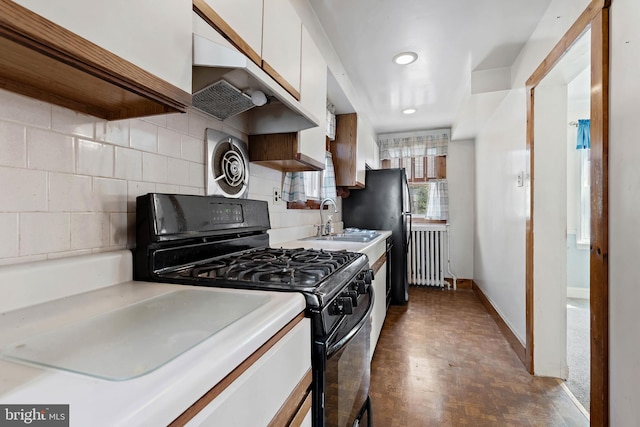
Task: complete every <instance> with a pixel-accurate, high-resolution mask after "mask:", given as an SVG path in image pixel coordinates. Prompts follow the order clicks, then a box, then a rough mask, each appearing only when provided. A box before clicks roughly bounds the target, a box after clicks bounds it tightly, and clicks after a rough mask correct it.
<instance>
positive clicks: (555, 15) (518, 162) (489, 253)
mask: <svg viewBox="0 0 640 427" xmlns="http://www.w3.org/2000/svg"><path fill="white" fill-rule="evenodd" d="M588 3H589V2H588V0H571V1H568V0H553V1H552V2H551V4H550V5H549V8H548V9H547V11H546V13H545V16H544V17H543V19H542V20H541V21H540V23H539V25H538V27H537V28H536V30H535V31H534V33H533V35H532V37H531V39H530V40H529V42H528V43H527V44H526V45H525V47H524V49H523V51H522V52H521V54H520V55H519V57H518V58H517V60H516V61H515V63H514V65H513V66H512V73H511V74H512V87H513V89H512V90H511V91H510V92H509V94H508V95H507V96H506V97H505V98H504V100H503V101H502V103H501V104H500V106H499V107H498V109H497V110H496V112H495V113H494V114H493V116H491V117H490V118H489V119H488V120H487V122H486V124H485V126H484V128H483V129H482V130H481V131H480V132H479V133H478V136H477V138H476V168H475V169H476V178H475V185H476V204H475V207H476V210H475V214H476V226H475V241H474V248H475V253H474V280H475V282H476V283H477V284H478V286H479V287H480V288H481V289H482V291H483V292H484V293H485V294H486V295H487V297H488V298H489V300H490V301H491V302H492V303H493V305H494V306H495V307H496V309H497V310H498V311H499V312H500V314H501V315H502V317H503V319H504V320H505V321H506V323H507V324H508V325H509V326H510V327H511V329H512V330H513V332H514V333H515V334H516V336H518V338H519V339H520V340H521V341H522V343H523V344H524V342H525V332H526V330H525V329H526V328H525V226H526V215H527V209H528V206H527V203H528V195H527V193H526V187H516V184H515V182H516V176H517V174H518V172H519V171H524V170H525V169H526V167H527V164H528V161H527V158H526V152H525V149H526V94H525V90H524V84H525V81H526V80H527V79H528V78H529V77H530V76H531V73H532V72H533V71H534V70H535V68H536V67H537V66H538V65H539V64H540V63H541V62H542V60H543V59H544V57H545V56H546V55H547V54H548V53H549V51H550V50H551V49H552V48H553V46H554V45H555V44H556V43H557V41H558V40H560V38H561V37H562V36H563V35H564V33H565V32H566V30H567V29H568V28H569V27H570V26H571V24H573V22H574V21H575V20H576V18H577V17H578V16H579V15H580V13H582V11H583V10H584V9H585V8H586V6H587V5H588ZM563 203H564V202H563Z"/></svg>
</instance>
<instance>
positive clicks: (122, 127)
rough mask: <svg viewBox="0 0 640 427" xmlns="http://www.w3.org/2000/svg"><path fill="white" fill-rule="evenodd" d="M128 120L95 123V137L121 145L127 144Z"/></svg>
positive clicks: (126, 145) (125, 145)
mask: <svg viewBox="0 0 640 427" xmlns="http://www.w3.org/2000/svg"><path fill="white" fill-rule="evenodd" d="M129 134H130V120H116V121H113V122H106V121H98V122H97V123H96V139H97V140H98V141H103V142H108V143H110V144H114V145H119V146H121V147H128V146H129Z"/></svg>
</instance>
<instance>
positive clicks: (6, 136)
mask: <svg viewBox="0 0 640 427" xmlns="http://www.w3.org/2000/svg"><path fill="white" fill-rule="evenodd" d="M25 135H26V129H25V127H24V126H22V125H20V124H16V123H10V122H0V141H2V142H3V144H2V149H0V165H2V166H12V167H16V168H24V167H26V166H27V143H26V138H25Z"/></svg>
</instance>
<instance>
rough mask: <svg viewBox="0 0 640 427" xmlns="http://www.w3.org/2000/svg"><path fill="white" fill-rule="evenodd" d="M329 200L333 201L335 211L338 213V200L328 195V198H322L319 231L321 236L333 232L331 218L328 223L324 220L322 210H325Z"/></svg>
mask: <svg viewBox="0 0 640 427" xmlns="http://www.w3.org/2000/svg"><path fill="white" fill-rule="evenodd" d="M327 202H331V204H332V205H333V212H334V213H338V206H337V205H336V201H335V200H333V199H332V198H331V197H327V198H326V199H324V200H322V202H320V227H318V233H319V234H320V236H326V235H327V234H331V233H332V231H333V230H332V225H331V221H330V220H327V222H326V224H325V223H324V222H323V221H322V211H323V210H324V205H325V204H326V203H327Z"/></svg>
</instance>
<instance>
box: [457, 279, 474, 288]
mask: <svg viewBox="0 0 640 427" xmlns="http://www.w3.org/2000/svg"><path fill="white" fill-rule="evenodd" d="M472 282H473V280H472V279H457V280H456V288H458V289H472V288H473V286H472V285H471V283H472Z"/></svg>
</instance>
